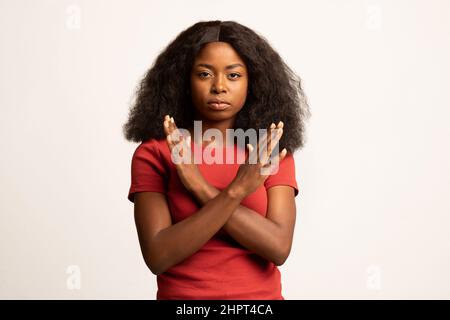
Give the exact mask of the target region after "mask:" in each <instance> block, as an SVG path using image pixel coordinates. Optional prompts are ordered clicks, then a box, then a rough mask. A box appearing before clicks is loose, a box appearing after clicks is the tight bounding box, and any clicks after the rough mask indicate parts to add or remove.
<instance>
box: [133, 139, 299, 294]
mask: <svg viewBox="0 0 450 320" xmlns="http://www.w3.org/2000/svg"><path fill="white" fill-rule="evenodd" d="M193 148H194V141H192V150H194V149H193ZM226 148H233V147H230V146H229V147H223V148H222V152H223V155H224V158H223V159H224V161H223V162H224V163H223V164H218V163H214V164H207V163H205V162H203V161H202V162H203V163H200V164H197V165H198V168H199V170H200V172H201V173H202V175H203V177H204V178H205V180H206V181H207V182H208V183H209V184H210V185H212V186H214V187H216V188H217V189H219V190H223V189H224V188H225V187H226V186H228V184H229V183H230V182H231V181H232V180H233V178H234V177H235V176H236V173H237V170H238V168H239V163H234V164H226V163H225V160H226V158H225V153H226ZM233 151H234V154H237V153H238V152H245V151H244V150H242V149H241V148H239V147H237V145H236V144H235V146H234V149H233ZM213 154H214V153H213ZM235 159H236V158H235ZM276 185H288V186H291V187H293V188H294V191H295V196H297V194H298V187H297V182H296V179H295V163H294V158H293V156H292V155H291V154H287V155H286V157H285V158H284V159H283V161H281V162H280V163H279V170H278V172H277V173H275V174H273V175H270V176H269V177H268V178H267V179H266V180H265V182H264V184H263V185H261V186H260V187H259V188H258V189H257V190H256V191H255V192H253V193H252V194H250V195H249V196H247V197H246V198H245V199H244V200H243V201H242V202H241V205H243V206H246V207H247V208H249V209H252V210H254V211H256V212H257V213H259V214H261V215H262V216H266V211H267V189H268V188H270V187H272V186H276ZM142 191H153V192H161V193H164V194H165V195H166V197H167V201H168V205H169V209H170V213H171V217H172V223H174V224H175V223H177V222H179V221H180V220H183V219H185V218H187V217H189V216H190V215H192V214H194V213H195V212H197V211H198V210H199V209H200V208H199V206H198V205H197V203H196V201H195V198H194V196H193V195H191V194H190V193H189V192H188V191H187V189H186V188H185V187H184V185H183V184H182V182H181V180H180V179H179V177H178V174H177V171H176V167H175V164H174V163H173V162H172V159H171V154H170V150H169V147H168V145H167V142H166V140H165V139H150V140H147V141H144V142H142V143H141V144H140V145H139V146H138V147H137V148H136V150H135V152H134V154H133V158H132V161H131V186H130V189H129V193H128V199H129V200H130V201H132V202H134V193H136V192H142ZM180 245H181V244H180ZM157 284H158V291H157V295H156V299H158V300H161V299H177V300H182V299H185V300H191V299H202V300H207V299H215V300H225V299H236V300H245V299H255V300H284V297H283V296H282V294H281V275H280V271H279V270H278V268H277V266H276V265H275V264H274V263H273V262H270V261H268V260H267V259H264V258H263V257H261V256H259V255H258V254H256V253H253V252H251V251H250V250H248V249H247V248H245V247H244V246H242V245H241V244H240V243H238V242H237V241H235V240H234V239H233V238H232V237H231V236H230V235H228V234H227V233H226V232H225V231H224V230H223V229H221V230H220V231H219V232H217V233H216V234H215V235H214V236H213V237H212V238H211V239H210V240H209V241H208V242H206V243H205V244H204V246H203V247H202V248H201V249H199V250H198V251H197V252H196V253H194V254H193V255H192V256H190V257H188V258H186V259H185V260H184V261H182V262H181V263H179V264H177V265H175V266H172V267H171V268H169V269H168V270H166V271H165V272H164V273H162V274H160V275H158V276H157Z"/></svg>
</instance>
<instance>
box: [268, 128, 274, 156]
mask: <svg viewBox="0 0 450 320" xmlns="http://www.w3.org/2000/svg"><path fill="white" fill-rule="evenodd" d="M274 129H275V123H273V122H272V123H271V125H270V127H269V137H268V145H269V148H268V150H267V153H268V154H269V155H270V153H271V150H270V145H271V142H272V136H273V130H274Z"/></svg>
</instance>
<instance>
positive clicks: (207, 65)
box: [197, 63, 244, 70]
mask: <svg viewBox="0 0 450 320" xmlns="http://www.w3.org/2000/svg"><path fill="white" fill-rule="evenodd" d="M197 67H205V68H208V69H211V70H214V69H215V68H214V67H213V66H212V65H210V64H207V63H199V64H197ZM236 67H242V68H244V66H243V65H242V64H240V63H234V64H230V65H229V66H226V67H225V69H226V70H228V69H233V68H236Z"/></svg>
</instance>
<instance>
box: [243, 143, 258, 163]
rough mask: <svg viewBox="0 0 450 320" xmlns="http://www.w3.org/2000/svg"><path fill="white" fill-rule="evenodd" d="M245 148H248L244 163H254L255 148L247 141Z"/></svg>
mask: <svg viewBox="0 0 450 320" xmlns="http://www.w3.org/2000/svg"><path fill="white" fill-rule="evenodd" d="M247 149H248V153H247V156H246V157H245V163H246V164H249V163H251V164H255V163H256V150H255V148H254V147H253V146H252V145H251V144H250V143H247Z"/></svg>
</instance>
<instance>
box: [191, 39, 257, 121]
mask: <svg viewBox="0 0 450 320" xmlns="http://www.w3.org/2000/svg"><path fill="white" fill-rule="evenodd" d="M247 86H248V75H247V67H246V66H245V64H244V61H242V59H241V58H240V57H239V55H238V53H237V52H236V51H235V50H234V49H233V47H232V46H231V45H230V44H228V43H226V42H210V43H207V44H205V46H204V47H203V48H202V50H201V51H200V52H199V54H198V55H197V57H196V59H195V61H194V65H193V67H192V71H191V97H192V103H193V104H194V107H195V109H196V112H197V116H200V120H201V119H203V120H213V121H220V120H229V119H231V118H234V117H235V116H236V114H237V113H238V112H239V110H241V109H242V107H243V106H244V104H245V99H246V98H247ZM213 100H220V101H224V102H225V104H214V102H212V101H213Z"/></svg>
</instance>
